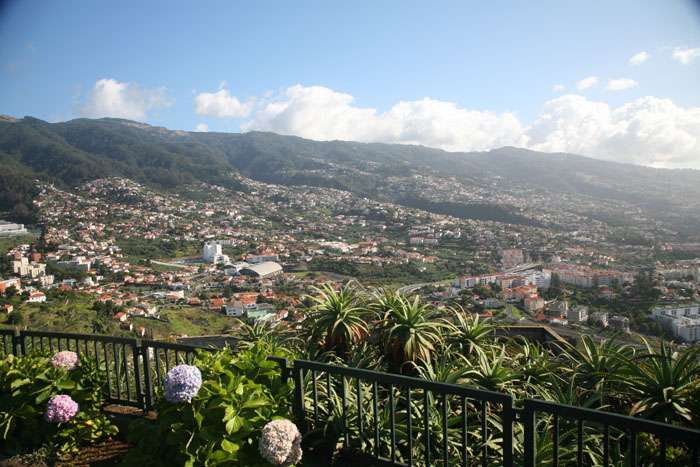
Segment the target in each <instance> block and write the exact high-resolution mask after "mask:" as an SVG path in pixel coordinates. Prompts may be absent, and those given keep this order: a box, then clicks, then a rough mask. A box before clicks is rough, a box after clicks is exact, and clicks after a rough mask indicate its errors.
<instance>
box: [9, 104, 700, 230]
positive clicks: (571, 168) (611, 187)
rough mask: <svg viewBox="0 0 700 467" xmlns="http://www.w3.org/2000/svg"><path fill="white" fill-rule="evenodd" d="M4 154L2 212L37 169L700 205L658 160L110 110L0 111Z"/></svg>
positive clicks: (685, 209)
mask: <svg viewBox="0 0 700 467" xmlns="http://www.w3.org/2000/svg"><path fill="white" fill-rule="evenodd" d="M0 163H1V164H2V168H3V170H2V172H1V173H0V186H1V187H2V188H1V189H0V210H5V211H7V210H11V211H13V215H14V217H16V218H23V219H27V218H29V217H30V214H29V211H30V210H31V209H30V208H31V198H32V197H33V196H34V194H35V191H34V188H33V182H32V180H33V179H35V178H39V179H42V180H45V181H50V182H53V183H57V184H60V185H63V186H69V187H70V186H73V185H75V184H76V183H78V182H80V181H83V180H88V179H93V178H99V177H105V176H121V177H125V178H129V179H133V180H135V181H138V182H140V183H145V184H148V185H152V186H155V187H160V188H164V189H177V187H178V186H181V185H182V184H187V183H192V182H195V181H204V182H207V183H212V184H217V185H221V186H224V187H228V188H237V187H240V184H239V183H238V181H237V177H236V172H238V173H240V174H241V175H244V176H246V177H250V178H253V179H256V180H259V181H264V182H269V183H278V184H285V185H302V184H305V185H314V186H324V187H331V188H338V189H345V190H349V191H352V192H354V193H356V194H358V195H360V196H365V197H377V198H382V199H383V200H387V201H393V202H399V203H404V204H406V203H408V204H412V205H414V206H415V207H424V208H426V209H428V210H434V211H440V210H442V211H443V212H446V213H450V214H454V213H453V212H449V210H450V206H449V205H448V206H447V207H446V206H445V205H444V203H453V204H457V205H459V206H462V207H464V205H470V204H476V205H484V204H486V205H489V204H500V203H499V202H498V200H497V199H494V200H489V199H484V198H483V197H482V199H465V198H464V197H462V198H459V197H458V198H454V199H443V198H441V196H440V195H431V194H430V193H429V190H428V191H426V189H425V187H424V188H423V189H418V187H417V185H415V181H411V180H412V179H414V180H415V179H416V178H420V177H421V176H426V175H427V176H430V177H432V178H431V181H430V182H429V183H428V185H431V184H432V185H436V184H437V185H439V184H441V183H442V182H441V180H443V181H445V183H458V184H461V185H463V186H478V187H481V188H482V189H484V190H492V191H499V190H500V191H508V192H509V193H510V194H511V196H517V193H519V192H522V193H523V195H524V196H525V195H526V193H527V192H528V191H531V190H536V191H538V192H542V191H543V190H544V191H547V192H551V193H552V194H553V196H552V202H556V199H557V197H558V196H564V197H567V198H570V197H571V196H574V197H576V196H580V197H583V198H585V199H586V200H591V199H593V200H596V199H597V200H601V201H602V202H604V203H613V204H619V205H620V207H621V209H623V210H625V209H627V208H626V207H625V206H627V207H629V206H633V207H635V208H637V209H640V208H641V209H643V210H644V212H645V213H646V212H648V213H650V214H652V215H658V216H661V217H660V218H665V217H664V216H680V218H682V219H684V221H683V225H686V226H687V227H691V228H693V230H695V228H694V227H695V226H696V224H697V221H696V220H694V218H697V217H698V216H697V215H698V214H699V213H700V171H697V170H692V169H654V168H649V167H641V166H635V165H630V164H621V163H616V162H608V161H602V160H598V159H591V158H587V157H582V156H577V155H573V154H548V153H541V152H535V151H530V150H525V149H518V148H512V147H505V148H499V149H494V150H491V151H486V152H469V153H450V152H446V151H442V150H439V149H431V148H426V147H422V146H406V145H388V144H379V143H372V144H366V143H356V142H347V141H330V142H317V141H312V140H306V139H302V138H299V137H294V136H281V135H278V134H274V133H261V132H250V133H244V134H240V133H191V132H184V131H171V130H167V129H164V128H161V127H153V126H149V125H146V124H142V123H138V122H134V121H129V120H122V119H111V118H105V119H100V120H89V119H77V120H71V121H68V122H62V123H47V122H45V121H42V120H39V119H36V118H32V117H25V118H23V119H16V118H12V117H7V116H3V117H0ZM436 180H437V181H436ZM398 181H400V182H398ZM388 184H393V185H395V189H394V188H393V187H387V185H388ZM436 188H437V187H436ZM512 190H515V191H513V192H512V193H511V191H512ZM519 190H520V191H519ZM555 194H556V196H555ZM416 200H417V201H416ZM417 203H418V204H420V203H423V205H422V206H417V205H416V204H417ZM426 203H427V204H426ZM459 206H458V207H459ZM452 208H454V206H452ZM446 210H447V211H446ZM520 211H522V209H520ZM468 215H469V214H467V216H468ZM513 215H517V214H515V213H513ZM515 220H516V221H517V219H515Z"/></svg>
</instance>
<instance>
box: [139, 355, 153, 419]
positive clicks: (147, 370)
mask: <svg viewBox="0 0 700 467" xmlns="http://www.w3.org/2000/svg"><path fill="white" fill-rule="evenodd" d="M152 349H153V347H151V346H150V345H148V344H144V343H143V342H141V358H143V360H142V361H143V382H144V385H145V386H146V387H145V388H144V390H143V392H144V412H148V411H149V410H153V376H152V374H151V351H152Z"/></svg>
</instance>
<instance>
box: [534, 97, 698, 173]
mask: <svg viewBox="0 0 700 467" xmlns="http://www.w3.org/2000/svg"><path fill="white" fill-rule="evenodd" d="M526 134H527V136H528V137H529V141H528V146H529V147H530V148H531V149H535V150H538V151H547V152H572V153H576V154H581V155H584V156H590V157H597V158H601V159H608V160H614V161H619V162H630V163H634V164H641V165H650V166H655V167H694V168H698V169H700V156H699V155H700V108H690V109H684V108H682V107H678V106H676V105H675V104H674V103H673V101H671V100H670V99H659V98H656V97H651V96H647V97H643V98H639V99H636V100H634V101H632V102H629V103H627V104H625V105H623V106H622V107H619V108H617V109H611V108H610V106H609V105H608V104H605V103H602V102H593V101H589V100H587V99H586V98H585V97H583V96H579V95H575V94H567V95H564V96H561V97H559V98H556V99H553V100H551V101H549V102H547V103H546V104H545V105H544V107H543V108H542V111H541V112H540V115H539V117H538V118H537V120H536V121H535V123H534V124H533V125H532V126H530V127H529V128H527V129H526Z"/></svg>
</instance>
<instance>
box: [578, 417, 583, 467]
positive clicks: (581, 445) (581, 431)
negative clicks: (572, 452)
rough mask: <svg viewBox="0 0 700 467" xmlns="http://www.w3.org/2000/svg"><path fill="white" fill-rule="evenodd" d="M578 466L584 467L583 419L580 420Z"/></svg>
mask: <svg viewBox="0 0 700 467" xmlns="http://www.w3.org/2000/svg"><path fill="white" fill-rule="evenodd" d="M578 465H579V466H583V419H582V418H579V419H578Z"/></svg>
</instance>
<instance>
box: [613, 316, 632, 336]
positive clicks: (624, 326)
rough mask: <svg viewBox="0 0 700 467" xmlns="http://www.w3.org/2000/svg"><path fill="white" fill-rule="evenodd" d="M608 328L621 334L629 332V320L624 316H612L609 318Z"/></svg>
mask: <svg viewBox="0 0 700 467" xmlns="http://www.w3.org/2000/svg"><path fill="white" fill-rule="evenodd" d="M610 326H612V327H614V328H615V329H618V330H620V331H622V332H630V319H629V318H627V317H626V316H617V315H615V316H613V317H612V318H610Z"/></svg>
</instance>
